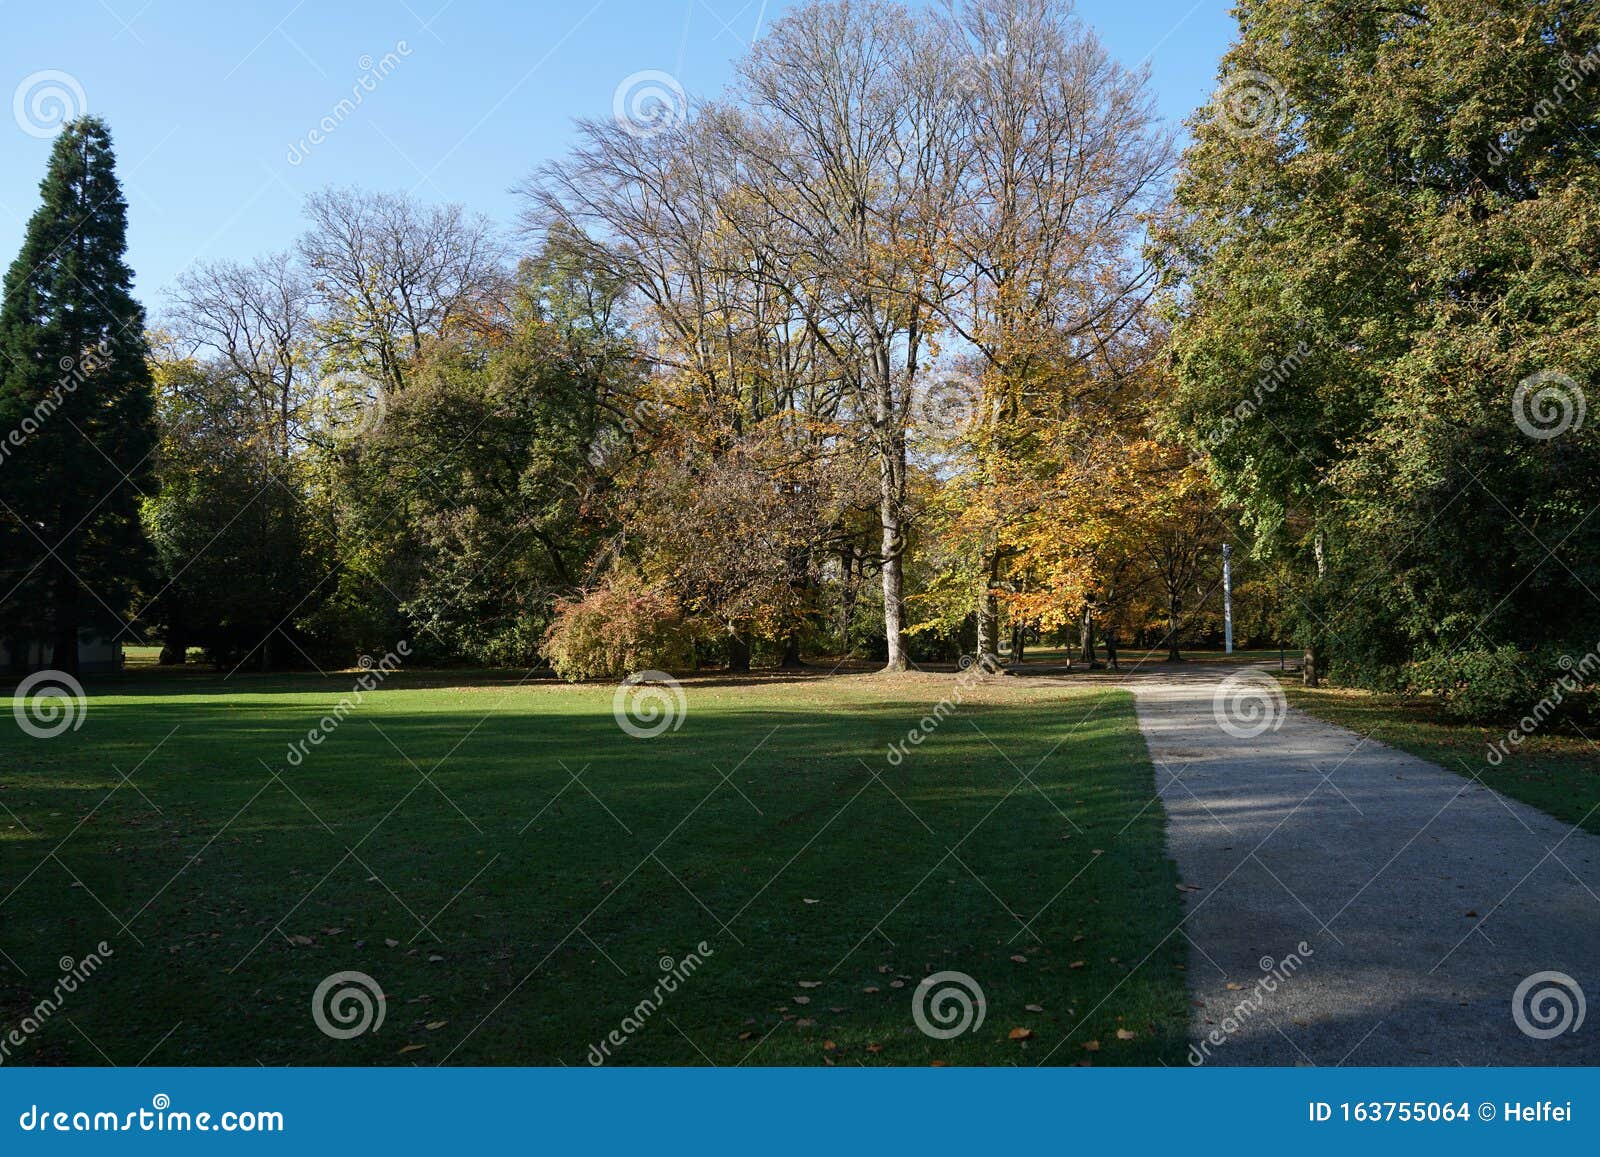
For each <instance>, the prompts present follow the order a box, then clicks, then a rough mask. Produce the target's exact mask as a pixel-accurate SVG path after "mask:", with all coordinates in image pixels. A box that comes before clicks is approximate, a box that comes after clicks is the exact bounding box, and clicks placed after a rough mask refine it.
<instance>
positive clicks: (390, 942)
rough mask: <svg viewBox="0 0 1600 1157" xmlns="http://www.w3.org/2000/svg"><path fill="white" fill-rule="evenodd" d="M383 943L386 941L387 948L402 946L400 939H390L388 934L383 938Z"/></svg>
mask: <svg viewBox="0 0 1600 1157" xmlns="http://www.w3.org/2000/svg"><path fill="white" fill-rule="evenodd" d="M383 943H384V946H385V947H387V948H398V947H400V941H398V940H390V939H389V938H388V937H387V936H385V937H384V938H383Z"/></svg>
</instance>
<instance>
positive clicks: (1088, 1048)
mask: <svg viewBox="0 0 1600 1157" xmlns="http://www.w3.org/2000/svg"><path fill="white" fill-rule="evenodd" d="M1083 1048H1084V1051H1085V1052H1091V1053H1097V1052H1099V1051H1100V1042H1099V1041H1097V1040H1086V1041H1084V1042H1083Z"/></svg>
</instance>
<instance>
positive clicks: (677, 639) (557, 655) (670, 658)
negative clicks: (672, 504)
mask: <svg viewBox="0 0 1600 1157" xmlns="http://www.w3.org/2000/svg"><path fill="white" fill-rule="evenodd" d="M540 649H541V651H542V652H543V654H544V657H545V658H546V659H548V660H549V661H550V665H551V667H553V668H555V672H556V674H557V675H560V676H561V677H562V678H563V679H569V680H576V679H604V678H617V677H620V676H624V675H631V674H633V673H634V672H636V671H646V670H651V669H665V668H672V667H682V666H685V665H686V664H688V663H689V662H690V661H691V660H692V654H693V652H692V649H691V646H690V640H689V638H688V634H687V632H686V631H685V630H684V626H683V620H682V615H681V614H680V612H679V609H678V604H677V601H676V600H675V599H673V598H672V596H671V595H669V594H667V593H665V592H663V591H660V590H658V589H656V588H654V587H651V586H648V585H646V584H645V583H644V582H643V581H642V580H640V579H639V578H638V577H637V576H635V575H632V574H629V573H613V574H612V575H611V576H610V577H609V578H608V579H607V580H606V582H605V583H604V584H603V585H601V586H599V587H596V588H594V589H593V590H590V591H586V592H585V593H584V594H583V595H582V596H581V597H579V598H575V599H562V600H560V601H559V602H558V603H557V604H556V607H555V619H554V621H553V622H552V623H551V624H550V628H549V630H547V631H546V632H545V635H544V642H543V645H542V647H541V648H540Z"/></svg>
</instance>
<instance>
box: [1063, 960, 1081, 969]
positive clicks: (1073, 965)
mask: <svg viewBox="0 0 1600 1157" xmlns="http://www.w3.org/2000/svg"><path fill="white" fill-rule="evenodd" d="M1083 966H1084V961H1082V960H1074V961H1073V962H1072V963H1071V964H1069V965H1067V967H1068V968H1082V967H1083Z"/></svg>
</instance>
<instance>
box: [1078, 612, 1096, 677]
mask: <svg viewBox="0 0 1600 1157" xmlns="http://www.w3.org/2000/svg"><path fill="white" fill-rule="evenodd" d="M1078 661H1079V662H1080V663H1082V664H1084V665H1085V666H1087V667H1091V668H1092V667H1093V666H1094V607H1093V606H1091V605H1090V604H1088V603H1084V604H1083V614H1082V616H1081V617H1080V618H1079V619H1078Z"/></svg>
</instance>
